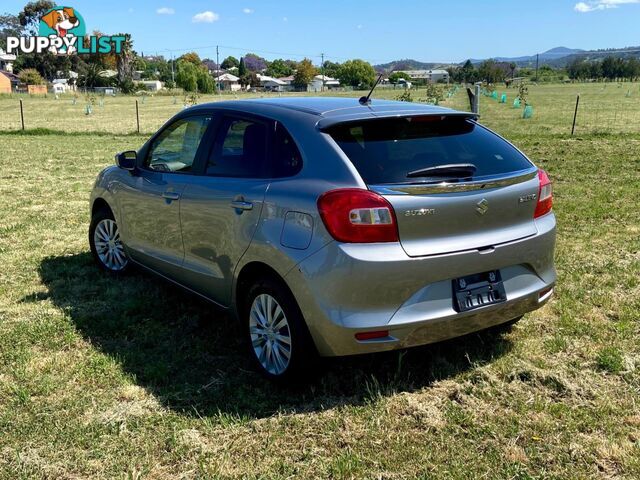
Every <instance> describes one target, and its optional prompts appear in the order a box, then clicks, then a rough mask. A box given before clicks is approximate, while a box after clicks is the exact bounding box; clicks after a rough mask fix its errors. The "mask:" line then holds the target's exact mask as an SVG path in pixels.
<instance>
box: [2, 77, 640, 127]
mask: <svg viewBox="0 0 640 480" xmlns="http://www.w3.org/2000/svg"><path fill="white" fill-rule="evenodd" d="M443 88H444V87H443ZM497 92H498V94H502V93H503V92H504V93H506V94H507V97H508V100H507V104H499V103H498V102H497V101H496V100H492V99H490V98H488V97H483V98H482V105H481V114H482V116H483V118H486V119H487V121H488V123H489V124H491V125H492V126H494V127H495V128H498V129H499V130H500V131H503V132H508V133H516V132H517V133H522V134H528V133H532V132H536V133H537V134H539V133H570V132H571V122H572V120H573V113H574V109H575V103H576V95H578V94H579V95H580V98H581V99H580V109H579V112H578V122H577V132H579V133H583V134H584V133H603V132H608V133H621V132H625V133H634V132H638V131H640V84H639V83H620V84H617V83H577V84H569V85H539V86H537V85H529V103H531V104H532V105H533V108H534V117H533V118H532V119H530V120H528V121H523V120H522V119H521V118H520V117H521V116H522V109H514V108H512V105H513V100H514V98H515V97H516V95H517V93H518V91H517V89H516V88H510V89H506V88H504V87H498V89H497ZM401 93H402V90H400V89H396V90H394V89H389V88H388V89H378V90H376V91H375V93H374V95H373V98H374V101H375V99H376V98H385V99H395V98H396V97H398V96H399V95H400V94H401ZM412 93H413V97H414V99H415V100H420V99H423V98H424V97H425V90H424V89H423V88H420V89H418V90H413V91H412ZM325 94H326V95H338V96H350V97H353V96H355V97H358V96H360V95H363V94H366V92H326V93H325ZM280 95H284V96H287V95H289V96H290V95H315V94H312V93H309V94H277V93H257V94H255V93H254V94H251V93H240V94H231V93H225V94H222V95H205V96H202V97H200V98H199V99H198V102H199V103H204V102H210V101H220V100H230V99H238V98H241V99H242V98H255V97H269V98H273V97H279V96H280ZM498 96H500V95H498ZM20 98H22V100H23V104H24V105H23V108H24V118H25V127H26V128H27V129H34V128H48V129H51V130H58V131H65V132H109V133H131V132H135V131H136V129H137V124H136V105H135V102H136V99H137V100H138V109H139V112H140V129H141V131H142V132H146V133H152V132H154V131H156V130H157V129H158V128H159V127H160V126H161V125H162V124H163V123H164V122H165V121H166V120H167V119H168V118H169V117H171V116H172V115H173V114H175V113H176V112H178V111H180V110H181V109H182V108H184V97H183V96H181V95H177V96H175V97H174V96H171V95H155V96H152V95H149V96H146V97H142V96H138V97H130V96H116V97H104V98H103V97H100V96H98V97H95V98H94V101H95V105H94V106H93V113H92V114H91V115H85V107H86V105H87V101H88V100H87V99H88V97H87V96H86V95H84V94H78V97H77V99H76V103H75V104H73V97H72V96H71V95H61V96H60V97H59V98H58V99H56V98H55V96H54V95H51V94H50V95H48V96H47V98H43V97H38V96H28V95H0V131H2V130H18V129H20V128H21V123H20V103H19V100H20ZM101 102H102V106H101ZM442 105H444V106H449V107H455V108H458V109H461V110H468V109H469V102H468V99H467V95H466V93H465V92H464V91H463V90H460V91H459V92H458V95H456V96H455V97H454V98H453V99H452V100H445V101H444V102H442Z"/></svg>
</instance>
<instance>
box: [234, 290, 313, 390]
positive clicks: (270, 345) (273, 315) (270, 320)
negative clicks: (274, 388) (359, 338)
mask: <svg viewBox="0 0 640 480" xmlns="http://www.w3.org/2000/svg"><path fill="white" fill-rule="evenodd" d="M242 321H243V324H244V325H245V332H246V338H247V340H248V343H249V354H250V356H251V358H252V360H253V362H254V364H255V366H256V367H257V369H258V370H259V371H260V372H261V373H262V374H263V375H265V376H266V377H267V378H269V379H271V380H277V381H285V382H286V381H295V380H299V379H300V377H301V374H303V373H306V374H309V373H310V372H311V371H312V370H313V369H312V368H311V367H312V366H313V363H314V362H313V360H314V359H315V346H314V345H313V341H312V340H311V337H310V335H309V332H308V330H307V326H306V324H305V323H304V319H303V317H302V313H301V312H300V309H299V307H298V305H297V303H296V302H295V299H294V298H293V296H292V295H291V293H290V292H289V291H288V289H287V288H286V287H284V286H283V285H282V284H281V283H280V282H276V281H273V280H271V279H265V280H260V281H259V282H257V283H256V284H254V285H253V286H252V287H251V288H250V289H249V291H248V294H247V297H246V300H245V308H244V311H243V315H242Z"/></svg>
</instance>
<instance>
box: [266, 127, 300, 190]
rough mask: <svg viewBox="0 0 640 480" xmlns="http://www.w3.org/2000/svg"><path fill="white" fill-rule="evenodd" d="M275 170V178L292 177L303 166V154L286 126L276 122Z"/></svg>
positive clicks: (274, 143)
mask: <svg viewBox="0 0 640 480" xmlns="http://www.w3.org/2000/svg"><path fill="white" fill-rule="evenodd" d="M272 163H273V172H272V176H273V177H274V178H281V177H292V176H293V175H295V174H297V173H298V172H299V171H300V169H301V168H302V155H301V154H300V150H298V147H297V145H296V142H294V141H293V138H292V137H291V135H290V134H289V132H288V131H287V129H286V128H284V126H282V125H281V124H280V123H277V124H276V129H275V135H274V137H273V162H272Z"/></svg>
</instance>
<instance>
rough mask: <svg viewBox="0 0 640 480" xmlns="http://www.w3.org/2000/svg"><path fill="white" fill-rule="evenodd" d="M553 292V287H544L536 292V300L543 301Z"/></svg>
mask: <svg viewBox="0 0 640 480" xmlns="http://www.w3.org/2000/svg"><path fill="white" fill-rule="evenodd" d="M552 293H553V287H549V288H545V289H544V290H541V291H540V292H539V293H538V302H543V301H544V300H546V299H547V298H549V297H550V296H551V294H552Z"/></svg>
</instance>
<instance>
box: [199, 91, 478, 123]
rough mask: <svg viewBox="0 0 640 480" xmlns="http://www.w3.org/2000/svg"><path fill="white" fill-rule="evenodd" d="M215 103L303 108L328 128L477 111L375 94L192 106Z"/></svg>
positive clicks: (255, 108)
mask: <svg viewBox="0 0 640 480" xmlns="http://www.w3.org/2000/svg"><path fill="white" fill-rule="evenodd" d="M211 107H214V108H224V109H233V110H240V111H244V112H250V113H256V114H267V113H269V112H271V113H274V111H275V112H278V111H279V113H281V114H286V112H287V111H289V112H300V113H303V114H307V115H309V116H311V117H313V119H314V120H315V123H317V125H318V127H319V128H327V127H329V126H331V125H334V124H336V123H343V122H347V121H354V120H361V119H368V118H385V117H387V118H388V117H395V116H400V115H439V114H440V115H464V116H472V115H473V114H470V113H466V112H458V111H456V110H452V109H449V108H443V107H439V106H435V105H427V104H424V103H422V104H421V103H410V102H399V101H393V100H377V99H375V98H372V99H371V102H370V103H369V104H367V105H361V104H360V103H359V102H358V99H357V98H353V97H352V98H349V97H287V98H256V99H247V100H231V101H222V102H212V103H207V104H202V105H198V106H197V107H192V108H196V109H197V108H211Z"/></svg>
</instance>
